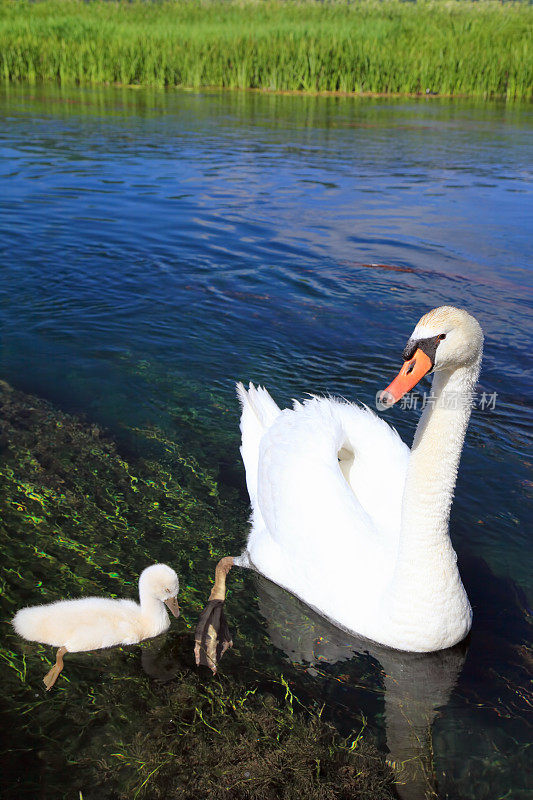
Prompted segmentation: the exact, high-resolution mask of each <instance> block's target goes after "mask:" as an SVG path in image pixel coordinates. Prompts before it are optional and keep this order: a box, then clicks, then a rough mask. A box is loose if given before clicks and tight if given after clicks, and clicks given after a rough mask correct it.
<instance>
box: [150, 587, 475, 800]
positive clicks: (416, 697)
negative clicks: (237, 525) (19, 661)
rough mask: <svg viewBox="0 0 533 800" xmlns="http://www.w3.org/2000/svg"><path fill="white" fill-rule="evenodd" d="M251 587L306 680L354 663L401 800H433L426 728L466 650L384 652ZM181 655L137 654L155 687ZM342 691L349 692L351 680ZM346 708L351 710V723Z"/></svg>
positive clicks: (287, 597) (172, 648) (167, 649)
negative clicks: (379, 708) (378, 709)
mask: <svg viewBox="0 0 533 800" xmlns="http://www.w3.org/2000/svg"><path fill="white" fill-rule="evenodd" d="M253 580H254V583H255V588H256V592H257V598H258V607H259V612H260V614H261V615H262V617H264V619H265V621H266V625H267V629H268V633H269V636H270V640H271V642H272V644H273V645H274V646H275V647H276V648H278V649H279V650H281V651H283V653H284V654H285V656H286V657H287V658H288V660H289V661H290V662H291V663H293V664H301V665H304V666H305V668H306V672H307V673H308V674H309V675H310V676H311V677H313V676H319V675H320V671H321V668H322V667H325V666H326V665H328V664H336V663H338V662H347V661H348V660H353V661H352V665H355V669H356V671H357V667H359V668H360V670H359V671H363V672H364V673H365V679H364V685H363V686H362V685H361V682H360V681H357V690H358V691H359V692H360V691H361V690H362V689H363V690H365V691H367V692H370V693H371V694H373V695H374V696H375V695H383V697H384V715H385V719H384V721H385V735H386V743H387V748H388V750H389V755H388V761H389V763H390V764H391V765H392V766H393V768H394V771H395V774H396V789H397V792H398V794H399V796H400V797H401V798H402V800H426V799H427V798H434V797H436V796H437V795H436V788H435V787H436V779H435V775H434V765H433V750H432V736H431V727H432V723H433V721H434V719H435V717H436V715H437V710H438V708H439V707H441V706H444V705H446V704H447V703H448V701H449V698H450V695H451V692H452V690H453V688H454V686H455V684H456V682H457V679H458V677H459V675H460V673H461V669H462V667H463V663H464V660H465V656H466V651H467V646H466V644H465V643H461V644H460V645H457V646H456V647H453V648H450V649H448V650H441V651H439V652H436V653H427V654H424V653H403V652H400V651H398V650H390V649H388V648H386V647H383V646H381V645H378V644H375V643H373V642H370V641H368V640H365V639H359V638H357V637H354V636H353V635H351V634H349V633H345V632H344V631H342V630H341V629H339V628H337V627H335V626H334V625H332V624H331V623H329V622H328V621H327V620H325V619H324V618H323V617H320V616H319V615H318V614H316V613H315V612H314V611H312V610H311V609H310V608H308V607H307V606H306V605H304V604H303V603H302V602H301V601H300V600H298V599H297V598H296V597H294V596H293V595H291V594H289V592H287V591H285V590H284V589H282V588H280V587H279V586H277V585H276V584H274V583H271V582H270V581H269V580H267V579H266V578H264V577H263V576H261V575H258V574H255V575H254V577H253ZM187 649H188V647H187V642H186V641H184V639H183V637H178V639H176V638H175V637H172V638H171V639H169V637H166V638H159V639H157V640H154V642H152V643H150V644H148V645H147V646H145V647H144V648H143V650H142V666H143V669H144V671H145V672H146V673H147V674H148V675H150V676H151V677H152V678H155V679H156V680H158V681H162V682H166V681H170V680H172V679H173V678H175V677H176V675H177V674H178V673H179V671H180V670H181V669H183V666H184V664H183V653H184V652H186V651H187ZM357 662H359V663H357ZM352 665H351V666H350V671H352V669H351V667H352ZM334 675H335V673H332V674H331V676H330V677H332V678H334ZM330 683H332V682H330ZM335 685H339V684H337V683H336V682H335ZM343 686H344V687H345V688H347V689H354V688H355V687H354V686H353V682H351V681H349V682H347V683H346V684H343ZM352 709H353V703H352V707H351V709H350V720H352V719H353V716H355V714H354V710H352Z"/></svg>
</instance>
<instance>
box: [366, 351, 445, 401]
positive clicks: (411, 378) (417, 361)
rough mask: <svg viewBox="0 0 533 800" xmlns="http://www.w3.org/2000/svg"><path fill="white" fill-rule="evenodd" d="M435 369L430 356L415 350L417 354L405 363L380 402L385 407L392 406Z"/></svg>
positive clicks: (384, 391) (382, 393) (383, 392)
mask: <svg viewBox="0 0 533 800" xmlns="http://www.w3.org/2000/svg"><path fill="white" fill-rule="evenodd" d="M432 368H433V364H432V362H431V359H430V357H429V356H427V355H426V354H425V353H424V351H423V350H415V354H414V356H413V357H412V358H410V359H409V361H405V362H404V365H403V367H402V368H401V370H400V371H399V373H398V374H397V376H396V377H395V378H394V380H393V382H392V383H390V384H389V385H388V386H387V388H386V389H384V390H383V391H382V392H381V394H380V396H379V401H380V403H382V404H383V405H384V406H392V405H394V403H396V402H398V400H400V398H402V397H403V396H404V394H405V393H406V392H409V391H410V390H411V389H412V388H413V386H416V384H417V383H418V381H419V380H421V379H422V378H423V377H424V375H427V373H428V372H429V371H430V370H431V369H432Z"/></svg>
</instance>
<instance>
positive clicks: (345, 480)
mask: <svg viewBox="0 0 533 800" xmlns="http://www.w3.org/2000/svg"><path fill="white" fill-rule="evenodd" d="M339 453H341V458H343V457H346V460H347V461H349V464H348V468H346V465H344V466H345V469H344V472H345V475H346V477H345V475H343V469H341V465H340V464H339V456H338V454H339ZM351 454H353V458H352V455H351ZM408 455H409V450H408V448H407V447H406V446H405V445H404V444H403V443H402V442H401V440H400V439H399V437H398V435H397V434H396V432H395V431H393V430H392V429H391V428H390V427H389V426H388V425H387V424H386V423H384V422H383V421H382V420H380V419H379V418H378V417H376V416H375V415H374V414H373V413H372V412H370V411H369V410H367V409H364V408H359V407H357V406H353V405H350V404H347V403H342V402H337V401H334V400H327V399H319V398H314V399H312V400H310V401H308V402H306V403H305V404H303V405H300V404H296V405H295V408H294V410H286V411H283V412H281V414H279V416H278V417H277V418H276V419H275V420H274V422H273V423H272V424H271V426H270V427H269V428H268V430H266V431H265V433H264V435H263V436H262V438H261V441H260V444H259V461H258V475H257V504H258V509H259V511H260V514H261V518H262V520H263V521H264V526H265V527H264V529H263V530H260V529H259V527H258V526H257V525H255V524H254V530H253V531H252V534H251V536H250V540H249V543H248V550H249V553H250V557H251V560H252V563H253V564H254V565H255V566H256V567H257V568H258V569H259V570H260V571H261V572H263V573H264V574H265V575H267V576H268V577H270V578H271V579H272V580H274V581H275V582H276V583H279V584H281V585H282V586H285V587H286V588H288V589H290V590H291V591H292V592H294V593H295V594H297V595H298V596H299V597H301V598H302V599H303V600H305V601H306V602H308V603H309V604H310V605H313V606H315V607H316V608H319V609H321V610H322V611H323V612H326V613H327V614H328V616H330V617H331V618H332V619H334V620H338V621H341V620H342V608H343V607H345V606H346V602H347V599H346V596H345V594H344V595H342V593H341V592H339V594H338V596H337V597H335V596H333V595H335V581H336V578H338V582H339V585H342V586H344V587H346V586H350V584H351V583H353V582H355V581H357V582H358V584H359V586H358V589H359V592H361V591H362V590H365V591H366V590H367V591H368V593H369V594H372V595H374V594H375V593H376V592H377V591H379V588H380V587H381V586H382V583H383V581H384V580H386V579H387V577H388V573H389V569H391V568H392V566H393V564H394V560H395V555H396V553H395V548H396V542H397V538H398V532H399V527H400V512H401V494H402V491H403V484H404V481H405V469H406V465H407V459H408ZM325 575H327V579H326V580H324V577H325ZM310 587H312V589H311V590H310ZM359 592H358V593H359ZM311 594H312V597H311V596H310V595H311ZM369 600H370V597H369Z"/></svg>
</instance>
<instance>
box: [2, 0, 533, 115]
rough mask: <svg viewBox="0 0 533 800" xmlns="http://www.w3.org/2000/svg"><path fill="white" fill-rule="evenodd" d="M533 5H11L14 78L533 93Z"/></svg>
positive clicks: (7, 10) (387, 0)
mask: <svg viewBox="0 0 533 800" xmlns="http://www.w3.org/2000/svg"><path fill="white" fill-rule="evenodd" d="M532 21H533V8H531V6H530V5H528V4H527V3H525V2H522V3H521V2H509V3H498V2H493V0H482V1H481V2H477V3H469V2H457V1H449V0H430V1H429V2H418V3H406V2H397V0H382V2H376V0H360V1H358V2H340V1H339V2H324V3H321V2H314V1H313V0H307V2H295V1H294V0H282V1H281V2H280V1H279V0H259V1H258V2H252V0H242V2H235V0H227V2H222V1H221V0H219V2H215V1H214V0H205V2H198V0H195V2H190V0H179V1H176V0H174V2H161V3H159V2H132V3H128V2H102V0H94V1H93V2H86V3H83V2H78V0H44V1H43V2H35V3H27V2H25V1H24V0H0V74H1V75H3V77H4V79H5V80H6V81H29V82H32V83H36V82H42V81H44V82H60V83H62V84H70V85H73V84H79V85H88V84H102V83H120V84H143V85H151V86H189V87H202V86H217V87H229V88H242V89H244V88H253V89H264V90H272V91H305V92H372V93H399V94H411V93H425V92H426V90H428V91H431V92H436V93H439V94H442V95H471V96H478V97H506V98H508V99H525V98H530V97H531V89H532V84H533V80H532V73H533V67H532V55H531V50H532V48H531V32H532V28H533V26H532Z"/></svg>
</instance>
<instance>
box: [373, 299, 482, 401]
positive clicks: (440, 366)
mask: <svg viewBox="0 0 533 800" xmlns="http://www.w3.org/2000/svg"><path fill="white" fill-rule="evenodd" d="M482 353H483V331H482V330H481V325H480V324H479V322H478V321H477V319H475V317H472V316H471V315H470V314H468V312H466V311H464V310H463V309H461V308H454V307H453V306H439V308H434V309H433V311H429V312H428V313H427V314H424V316H423V317H421V319H420V320H419V321H418V323H417V325H416V327H415V329H414V331H413V333H412V334H411V336H410V337H409V341H408V342H407V344H406V346H405V348H404V351H403V358H404V365H403V367H402V368H401V370H400V372H399V373H398V375H397V376H396V378H395V379H394V380H393V381H392V383H391V384H390V385H389V386H387V388H386V389H385V391H384V392H382V393H381V397H380V402H381V403H382V404H383V405H384V406H391V405H393V403H396V402H397V401H398V400H399V399H400V398H401V397H403V395H404V394H405V393H406V392H409V391H410V390H411V389H412V388H413V387H414V386H415V385H416V384H417V383H418V381H419V380H420V379H421V378H423V377H424V375H427V373H428V372H437V371H440V370H448V371H450V372H453V371H454V370H456V369H459V368H460V367H469V366H472V365H474V364H479V362H480V360H481V356H482Z"/></svg>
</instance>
